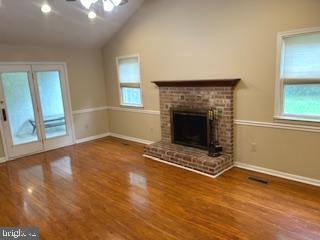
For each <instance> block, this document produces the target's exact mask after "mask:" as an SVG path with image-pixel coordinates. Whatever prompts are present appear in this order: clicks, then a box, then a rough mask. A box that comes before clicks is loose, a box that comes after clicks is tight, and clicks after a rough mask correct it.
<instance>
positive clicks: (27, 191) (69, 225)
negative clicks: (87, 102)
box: [0, 138, 320, 240]
mask: <svg viewBox="0 0 320 240" xmlns="http://www.w3.org/2000/svg"><path fill="white" fill-rule="evenodd" d="M142 153H143V145H140V144H136V143H132V142H127V141H123V140H119V139H115V138H104V139H101V140H97V141H93V142H89V143H84V144H79V145H75V146H71V147H66V148H62V149H58V150H54V151H50V152H47V153H42V154H37V155H34V156H30V157H25V158H22V159H19V160H16V161H11V162H8V163H5V164H2V165H0V226H37V227H39V228H40V232H41V239H55V240H57V239H115V240H123V239H139V240H142V239H161V240H164V239H183V240H188V239H196V240H201V239H255V240H261V239H262V240H264V239H266V240H267V239H279V240H284V239H303V240H308V239H320V188H317V187H312V186H309V185H304V184H300V183H295V182H291V181H287V180H283V179H280V178H276V177H271V176H267V175H263V174H258V173H253V172H250V171H245V170H241V169H238V168H233V169H232V170H230V171H228V172H226V173H224V174H223V175H222V176H220V177H219V178H217V179H211V178H208V177H205V176H202V175H199V174H195V173H192V172H189V171H186V170H183V169H179V168H176V167H173V166H169V165H165V164H163V163H158V162H155V161H152V160H149V159H146V158H144V157H142V156H141V155H142ZM249 175H257V176H262V177H263V178H266V179H268V180H270V181H271V182H270V183H269V184H268V185H263V184H259V183H257V182H253V181H250V180H248V176H249Z"/></svg>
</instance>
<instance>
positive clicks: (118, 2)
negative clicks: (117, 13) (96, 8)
mask: <svg viewBox="0 0 320 240" xmlns="http://www.w3.org/2000/svg"><path fill="white" fill-rule="evenodd" d="M121 2H122V0H112V3H113V4H114V5H115V6H116V7H117V6H119V5H120V3H121Z"/></svg>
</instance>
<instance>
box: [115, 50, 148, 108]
mask: <svg viewBox="0 0 320 240" xmlns="http://www.w3.org/2000/svg"><path fill="white" fill-rule="evenodd" d="M126 58H137V59H138V66H139V75H140V82H139V83H121V82H120V74H119V60H121V59H126ZM116 64H117V77H118V89H119V97H120V106H123V107H135V108H143V98H142V79H141V66H140V55H139V54H132V55H125V56H118V57H116ZM123 87H130V88H139V90H140V99H141V104H138V105H136V104H128V103H124V102H123V97H122V91H121V88H123Z"/></svg>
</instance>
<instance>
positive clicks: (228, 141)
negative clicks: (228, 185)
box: [160, 87, 233, 154]
mask: <svg viewBox="0 0 320 240" xmlns="http://www.w3.org/2000/svg"><path fill="white" fill-rule="evenodd" d="M212 107H219V108H220V109H221V110H222V116H221V117H220V118H219V124H218V128H219V142H220V144H221V145H222V147H223V151H224V152H225V153H229V154H232V153H233V88H232V87H160V113H161V134H162V141H164V142H168V143H169V142H171V124H170V109H171V108H184V109H210V108H212Z"/></svg>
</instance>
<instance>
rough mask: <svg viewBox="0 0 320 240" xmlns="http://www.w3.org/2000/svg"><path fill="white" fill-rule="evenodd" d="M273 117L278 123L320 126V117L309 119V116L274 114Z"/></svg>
mask: <svg viewBox="0 0 320 240" xmlns="http://www.w3.org/2000/svg"><path fill="white" fill-rule="evenodd" d="M273 119H274V120H275V122H279V123H286V124H299V125H308V126H320V118H319V119H310V118H299V117H290V116H274V117H273Z"/></svg>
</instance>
